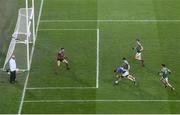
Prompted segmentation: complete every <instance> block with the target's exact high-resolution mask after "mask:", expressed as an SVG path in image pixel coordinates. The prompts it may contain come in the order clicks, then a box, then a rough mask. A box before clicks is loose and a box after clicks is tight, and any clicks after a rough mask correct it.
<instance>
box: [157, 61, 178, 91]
mask: <svg viewBox="0 0 180 115" xmlns="http://www.w3.org/2000/svg"><path fill="white" fill-rule="evenodd" d="M169 74H171V70H170V69H168V68H167V67H166V65H165V64H161V70H160V72H159V75H160V76H161V79H160V80H161V81H162V83H163V84H164V85H165V88H166V87H170V88H171V90H174V89H175V88H174V87H173V86H172V85H171V84H170V83H169V81H168V78H169Z"/></svg>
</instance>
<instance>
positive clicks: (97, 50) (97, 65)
mask: <svg viewBox="0 0 180 115" xmlns="http://www.w3.org/2000/svg"><path fill="white" fill-rule="evenodd" d="M96 53H97V54H96V55H97V56H96V88H99V28H98V29H97V46H96Z"/></svg>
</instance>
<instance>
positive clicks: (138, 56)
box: [133, 39, 144, 67]
mask: <svg viewBox="0 0 180 115" xmlns="http://www.w3.org/2000/svg"><path fill="white" fill-rule="evenodd" d="M134 49H135V50H136V54H135V57H134V58H135V59H136V60H138V61H140V62H141V65H142V66H143V67H144V60H143V59H142V56H141V53H142V51H143V50H144V49H143V46H142V45H141V43H140V40H139V39H136V46H135V47H134V48H133V50H134Z"/></svg>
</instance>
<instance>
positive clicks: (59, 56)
mask: <svg viewBox="0 0 180 115" xmlns="http://www.w3.org/2000/svg"><path fill="white" fill-rule="evenodd" d="M61 63H65V64H66V69H67V70H69V69H70V68H69V63H68V61H67V57H66V56H65V53H64V48H61V49H60V51H59V52H58V54H57V66H58V67H60V65H61Z"/></svg>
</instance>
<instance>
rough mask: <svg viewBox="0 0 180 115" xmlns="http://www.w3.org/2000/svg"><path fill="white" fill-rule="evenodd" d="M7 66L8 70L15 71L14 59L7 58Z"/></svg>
mask: <svg viewBox="0 0 180 115" xmlns="http://www.w3.org/2000/svg"><path fill="white" fill-rule="evenodd" d="M9 67H10V71H16V61H15V59H13V58H11V59H10V60H9Z"/></svg>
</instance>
